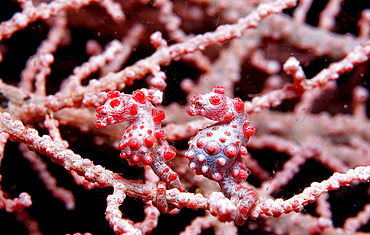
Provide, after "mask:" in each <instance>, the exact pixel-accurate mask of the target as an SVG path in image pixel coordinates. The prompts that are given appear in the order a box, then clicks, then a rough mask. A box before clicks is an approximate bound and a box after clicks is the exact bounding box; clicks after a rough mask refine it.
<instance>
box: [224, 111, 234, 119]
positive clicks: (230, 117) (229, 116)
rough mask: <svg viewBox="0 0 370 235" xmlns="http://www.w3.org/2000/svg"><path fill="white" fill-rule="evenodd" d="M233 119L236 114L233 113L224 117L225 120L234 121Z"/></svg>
mask: <svg viewBox="0 0 370 235" xmlns="http://www.w3.org/2000/svg"><path fill="white" fill-rule="evenodd" d="M233 117H234V113H232V112H228V113H226V114H225V116H224V118H225V119H232V118H233Z"/></svg>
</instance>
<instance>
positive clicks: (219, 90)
mask: <svg viewBox="0 0 370 235" xmlns="http://www.w3.org/2000/svg"><path fill="white" fill-rule="evenodd" d="M213 92H214V93H217V94H225V88H224V87H222V86H215V87H214V88H213Z"/></svg>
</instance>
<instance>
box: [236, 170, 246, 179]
mask: <svg viewBox="0 0 370 235" xmlns="http://www.w3.org/2000/svg"><path fill="white" fill-rule="evenodd" d="M247 177H248V172H247V171H243V170H241V171H239V173H238V174H237V175H236V177H235V178H237V179H240V180H244V179H246V178H247Z"/></svg>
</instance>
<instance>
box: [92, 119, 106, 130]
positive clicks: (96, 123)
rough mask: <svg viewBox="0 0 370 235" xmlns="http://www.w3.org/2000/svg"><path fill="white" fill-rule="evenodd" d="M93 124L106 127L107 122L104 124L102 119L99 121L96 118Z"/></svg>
mask: <svg viewBox="0 0 370 235" xmlns="http://www.w3.org/2000/svg"><path fill="white" fill-rule="evenodd" d="M95 126H96V127H97V128H103V127H106V126H107V124H106V123H104V122H102V121H100V120H97V121H96V122H95Z"/></svg>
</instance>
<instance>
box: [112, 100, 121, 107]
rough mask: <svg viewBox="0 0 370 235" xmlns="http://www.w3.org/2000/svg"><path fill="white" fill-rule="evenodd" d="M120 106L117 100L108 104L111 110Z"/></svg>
mask: <svg viewBox="0 0 370 235" xmlns="http://www.w3.org/2000/svg"><path fill="white" fill-rule="evenodd" d="M120 104H121V101H119V100H118V99H114V100H112V101H111V102H110V103H109V105H110V107H112V108H115V107H117V106H119V105H120Z"/></svg>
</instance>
